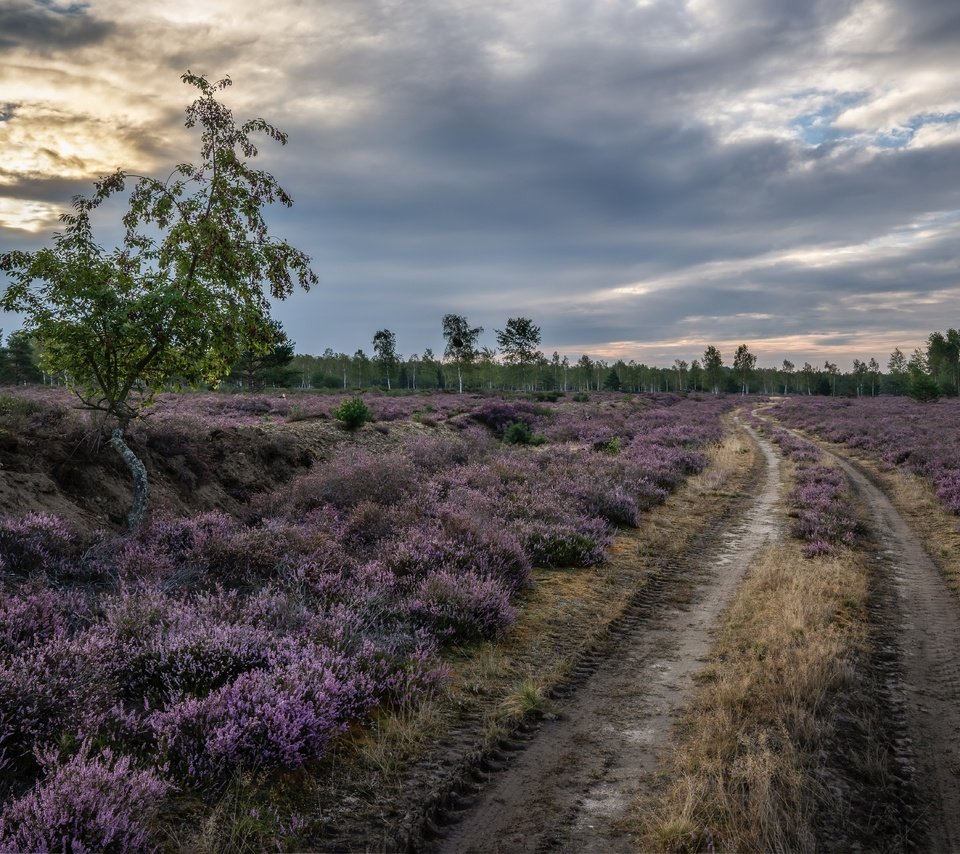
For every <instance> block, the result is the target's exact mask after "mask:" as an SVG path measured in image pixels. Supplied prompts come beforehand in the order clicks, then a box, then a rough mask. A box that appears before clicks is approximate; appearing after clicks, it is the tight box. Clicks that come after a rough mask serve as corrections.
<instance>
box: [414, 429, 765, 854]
mask: <svg viewBox="0 0 960 854" xmlns="http://www.w3.org/2000/svg"><path fill="white" fill-rule="evenodd" d="M740 426H741V428H742V429H743V430H745V431H746V432H747V433H749V434H750V436H751V438H752V440H753V441H754V442H755V443H756V444H757V445H758V447H759V448H760V449H761V451H762V453H763V457H764V460H765V468H764V472H763V474H762V478H761V483H760V484H759V487H758V489H757V492H756V494H755V495H754V497H753V498H752V499H751V501H750V503H749V505H748V506H747V508H746V510H745V511H744V512H743V513H742V515H740V516H739V518H738V520H737V521H736V522H734V523H733V524H732V525H731V526H730V527H728V528H727V529H726V530H725V531H723V532H721V533H719V535H718V536H716V537H715V538H714V539H713V540H712V542H711V543H710V544H708V545H707V546H706V547H705V548H704V549H703V550H702V551H700V552H698V553H697V554H693V555H690V557H689V560H688V561H686V562H685V563H682V564H681V565H678V566H677V565H675V566H670V567H665V568H664V569H663V570H661V572H659V573H658V574H657V576H656V578H655V579H652V584H651V585H650V586H649V587H648V589H646V590H645V592H644V595H643V597H642V599H641V600H640V601H638V602H637V606H636V608H634V609H633V610H632V611H631V613H630V614H629V615H627V616H625V618H624V619H623V620H622V622H621V624H620V626H618V628H617V635H616V641H617V643H616V645H615V646H613V647H612V648H611V649H612V654H611V655H610V656H609V657H606V658H603V659H600V660H589V661H585V662H583V663H582V664H581V666H580V670H578V671H575V672H574V673H573V679H572V680H571V684H570V686H569V689H568V691H561V692H560V693H559V695H558V697H557V699H558V703H557V705H558V712H559V714H558V715H556V716H553V717H554V719H552V720H547V721H545V722H544V723H543V725H542V727H541V728H540V730H539V731H538V732H536V733H531V736H533V737H532V738H531V740H530V741H529V743H528V745H527V746H526V748H525V749H522V750H517V751H513V752H505V753H504V754H503V755H502V756H497V757H493V758H492V759H491V761H490V762H489V763H488V764H487V766H486V768H485V769H484V770H485V771H487V772H494V773H492V774H491V775H490V776H488V775H487V774H486V773H484V774H481V775H480V776H479V779H478V791H477V793H476V796H475V799H467V800H466V801H464V802H463V803H462V804H460V805H458V806H460V807H462V808H461V809H459V810H458V809H453V810H450V811H448V812H446V813H445V814H444V815H443V816H442V823H443V824H444V825H447V826H446V827H442V828H438V833H439V836H440V838H438V839H436V840H435V841H434V843H433V845H432V846H430V847H432V848H433V849H434V850H438V851H442V852H457V854H459V853H460V852H469V851H481V850H482V851H485V852H491V851H510V852H514V851H557V850H561V851H595V850H603V851H609V852H617V851H631V850H633V844H632V840H631V838H630V836H629V833H628V832H627V830H626V829H625V828H624V826H623V823H624V820H625V819H626V818H627V816H628V811H629V808H630V805H631V803H632V802H633V801H634V799H635V797H636V796H637V795H638V794H639V793H640V792H641V791H643V790H644V788H646V787H648V786H650V785H651V784H652V781H653V779H654V775H655V772H656V769H657V762H658V757H659V754H660V751H661V750H662V749H663V746H664V745H666V744H667V743H668V736H669V732H670V729H671V727H672V725H673V721H674V717H675V714H676V712H677V711H678V710H679V709H680V708H681V707H682V706H683V704H684V703H685V702H686V701H687V700H688V699H689V697H690V696H691V694H692V691H693V688H694V675H695V673H696V672H697V671H699V670H700V669H701V667H702V665H703V661H704V658H705V656H706V655H707V654H708V652H709V650H710V647H711V644H712V636H713V631H714V628H715V627H716V625H717V624H718V621H719V618H720V616H721V614H722V613H723V611H724V610H725V609H726V607H727V605H728V604H729V602H730V600H731V599H732V596H733V594H734V592H735V591H736V589H737V587H738V586H739V584H740V582H741V580H742V579H743V577H744V575H745V573H746V570H747V567H748V566H749V565H750V563H751V561H752V560H753V558H754V557H755V556H756V554H757V553H758V552H759V550H760V549H761V548H762V547H763V546H764V545H766V544H767V543H768V542H770V541H771V540H773V539H775V538H776V537H778V536H780V535H781V534H782V529H783V525H782V522H781V520H780V517H779V516H778V515H777V514H776V512H775V508H776V505H777V501H778V495H779V490H780V471H779V463H780V459H779V457H778V455H777V454H776V452H775V451H774V450H773V447H772V445H771V444H770V443H769V442H768V441H767V440H765V439H762V438H761V437H759V436H757V435H756V433H754V431H753V430H751V429H750V428H749V427H746V426H745V425H742V424H741V425H740ZM574 688H575V689H576V690H573V689H574ZM564 695H566V696H564Z"/></svg>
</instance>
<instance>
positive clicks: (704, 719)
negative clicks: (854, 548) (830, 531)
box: [637, 543, 869, 851]
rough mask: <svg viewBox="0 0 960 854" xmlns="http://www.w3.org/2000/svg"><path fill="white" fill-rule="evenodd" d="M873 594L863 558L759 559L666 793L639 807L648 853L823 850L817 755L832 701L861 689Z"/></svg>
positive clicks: (793, 553) (677, 749)
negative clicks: (816, 825) (818, 841)
mask: <svg viewBox="0 0 960 854" xmlns="http://www.w3.org/2000/svg"><path fill="white" fill-rule="evenodd" d="M868 595H869V590H868V576H867V571H866V567H865V565H864V562H863V561H862V559H861V558H860V557H859V556H858V555H856V554H855V553H853V552H850V551H844V552H842V553H841V554H840V555H838V556H834V557H829V558H819V559H817V560H807V559H805V558H803V557H802V554H801V552H800V547H799V545H797V544H795V543H788V544H786V545H779V546H774V547H771V548H769V549H768V550H766V551H765V552H764V553H763V554H762V555H761V556H760V557H759V558H758V560H757V562H756V564H755V565H754V567H753V568H752V570H751V572H750V575H749V577H748V579H747V581H746V582H745V584H744V586H743V588H742V589H741V591H740V592H739V594H738V596H737V599H736V601H735V602H734V604H733V606H732V607H731V609H730V611H729V613H728V615H727V618H726V620H725V622H724V625H723V627H722V629H721V631H720V634H719V636H718V639H717V642H716V646H715V649H714V651H713V655H712V658H711V663H710V664H709V665H708V667H707V668H706V669H705V670H704V672H703V674H702V676H701V682H702V684H701V686H700V688H699V690H698V694H697V697H696V699H695V701H694V702H693V704H692V707H691V708H690V709H689V710H688V712H687V713H686V715H685V717H684V719H683V721H682V724H681V726H680V727H679V729H678V733H677V736H676V743H675V745H674V751H673V753H672V755H671V756H670V758H669V759H668V761H667V763H666V767H665V770H664V773H665V777H666V786H665V789H664V790H662V793H661V794H660V795H659V796H658V797H656V798H655V799H652V798H647V799H642V800H641V802H639V803H638V804H637V815H638V821H637V824H638V827H639V830H640V833H641V839H642V842H643V845H644V847H645V848H655V849H659V850H665V851H700V850H713V849H719V850H730V851H744V850H754V851H757V850H764V851H810V850H813V848H814V837H813V830H812V817H813V814H814V812H815V809H816V808H817V805H818V802H821V801H822V800H823V799H824V793H823V792H821V791H820V790H819V785H820V784H819V783H817V782H816V779H817V778H816V775H815V774H813V770H814V768H815V766H816V764H817V757H816V749H817V745H820V744H823V743H824V742H825V741H826V740H827V738H828V737H829V731H830V726H831V725H830V720H829V716H828V715H827V714H826V711H827V709H828V706H829V704H830V700H831V698H832V697H833V696H835V695H838V694H840V693H842V692H844V691H845V690H851V689H852V686H853V684H854V682H855V675H854V671H853V667H852V664H851V660H852V658H853V657H854V656H855V655H856V654H857V652H858V651H859V650H861V649H862V647H863V645H864V643H865V634H864V631H865V630H864V626H865V623H866V620H867V613H866V607H867V599H868Z"/></svg>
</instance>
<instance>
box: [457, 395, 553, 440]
mask: <svg viewBox="0 0 960 854" xmlns="http://www.w3.org/2000/svg"><path fill="white" fill-rule="evenodd" d="M537 411H538V410H537V408H536V407H535V406H533V405H532V404H530V403H526V402H525V401H522V400H513V401H508V400H497V399H491V400H486V401H484V402H483V403H481V404H480V406H478V407H476V408H475V409H473V410H472V411H471V412H470V413H469V415H468V418H470V420H472V421H475V422H476V423H478V424H483V426H484V427H489V428H490V429H491V430H492V431H493V432H494V433H496V434H497V435H498V436H502V435H503V433H504V431H505V430H506V429H507V427H508V425H510V424H524V425H525V426H526V427H528V428H529V427H532V426H533V423H534V418H535V416H536V415H537Z"/></svg>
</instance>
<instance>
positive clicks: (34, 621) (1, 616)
mask: <svg viewBox="0 0 960 854" xmlns="http://www.w3.org/2000/svg"><path fill="white" fill-rule="evenodd" d="M89 616H90V612H89V606H88V603H87V601H86V599H85V598H84V597H83V596H82V595H81V594H80V593H77V592H71V591H62V592H61V591H55V590H51V589H49V588H46V589H45V588H42V587H40V588H33V589H31V588H29V587H28V588H24V589H20V590H18V591H17V593H11V592H8V591H5V590H0V661H7V660H9V658H10V657H12V656H16V655H19V654H20V653H22V652H25V651H26V650H28V649H32V648H34V647H39V646H42V645H43V644H46V643H49V642H51V641H52V640H53V639H54V638H66V637H68V636H69V635H70V634H72V633H73V632H74V631H76V630H77V629H78V628H79V627H80V626H81V625H82V623H83V621H84V620H85V619H88V618H89Z"/></svg>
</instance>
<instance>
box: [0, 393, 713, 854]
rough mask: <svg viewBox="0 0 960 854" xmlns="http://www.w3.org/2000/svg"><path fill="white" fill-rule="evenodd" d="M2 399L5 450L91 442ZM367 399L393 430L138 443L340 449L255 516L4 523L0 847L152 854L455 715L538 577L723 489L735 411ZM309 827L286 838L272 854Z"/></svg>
mask: <svg viewBox="0 0 960 854" xmlns="http://www.w3.org/2000/svg"><path fill="white" fill-rule="evenodd" d="M4 401H5V404H4V407H3V413H4V417H8V418H14V419H15V422H14V421H9V420H8V422H5V423H6V427H5V428H4V432H5V435H6V434H7V433H8V432H9V430H10V428H11V427H13V426H15V427H16V429H18V430H21V431H23V430H25V429H26V428H28V427H29V426H30V424H42V423H47V424H50V423H56V424H61V425H64V424H66V425H68V426H69V429H70V430H76V431H79V432H81V433H82V432H83V431H87V432H89V430H90V429H91V425H89V424H84V423H82V422H80V421H78V420H76V416H74V415H73V414H70V413H66V412H65V411H64V410H63V407H64V406H66V405H68V403H69V401H68V399H67V398H65V397H61V396H58V395H56V394H53V395H50V394H45V393H42V392H39V391H33V392H30V393H27V394H24V395H19V396H17V397H9V396H8V397H7V398H4ZM365 401H366V402H367V404H368V405H369V407H370V409H371V410H372V412H373V415H374V418H375V421H374V423H373V424H367V425H365V426H363V427H361V428H360V429H359V430H357V431H354V432H348V431H345V430H342V428H339V427H336V426H335V424H336V422H335V421H332V420H331V415H332V413H333V412H334V410H335V409H336V407H337V406H339V404H340V403H341V402H342V399H341V398H339V397H338V396H329V397H325V396H309V395H292V394H291V395H289V396H286V397H285V396H282V395H279V396H270V397H268V396H261V397H246V396H240V395H235V396H226V395H215V394H211V395H189V396H175V395H167V396H164V397H163V398H162V399H161V400H160V401H159V402H158V405H157V407H156V411H155V414H154V415H152V416H151V418H150V419H149V420H148V422H146V423H145V424H144V425H143V426H142V427H138V428H136V431H134V440H136V438H137V434H138V432H139V433H140V434H142V437H143V442H144V443H145V444H149V441H148V440H150V439H151V437H153V439H156V437H157V436H162V435H163V434H164V431H174V432H179V433H181V434H182V433H184V432H190V431H194V432H195V433H196V434H197V435H198V436H201V437H202V436H204V435H214V434H215V433H216V431H222V430H225V429H234V428H236V430H237V431H238V434H239V435H240V436H242V435H244V433H243V431H244V430H248V429H250V428H252V427H255V426H258V427H263V426H264V425H270V429H271V430H276V431H280V432H281V433H282V432H283V431H284V430H288V429H293V428H295V427H296V426H297V425H298V422H313V423H317V424H320V423H326V422H330V429H332V430H337V431H339V432H341V433H342V435H341V436H340V437H339V439H338V441H337V443H336V444H335V445H329V446H328V447H327V448H326V450H325V451H324V453H322V454H320V455H319V456H318V458H317V459H316V461H315V462H314V463H313V464H311V465H310V466H309V467H307V468H305V469H304V470H302V471H301V472H300V473H294V474H293V475H292V476H291V478H290V479H289V480H287V481H286V482H284V483H283V484H282V485H281V486H279V487H276V488H274V489H272V490H268V491H262V492H259V493H254V494H252V495H249V496H247V497H246V500H245V501H244V502H243V507H242V512H233V513H227V512H224V511H223V510H211V511H207V512H197V513H192V514H189V515H180V516H177V515H173V514H170V513H162V512H157V513H155V514H154V515H153V516H152V518H151V519H150V520H149V521H148V523H147V524H146V525H145V526H144V527H142V528H141V529H140V530H139V531H138V532H137V533H136V534H133V535H125V534H121V533H119V532H118V531H117V530H116V529H109V530H108V529H104V528H101V529H98V530H94V529H91V528H89V527H83V526H80V525H77V524H74V523H70V522H68V521H66V520H65V519H64V518H61V517H59V516H57V515H55V514H52V513H29V514H26V515H23V514H20V515H16V514H11V515H9V516H8V517H5V518H3V519H0V572H2V581H3V589H2V593H0V766H2V769H3V774H2V782H0V797H2V799H3V805H2V808H0V849H3V850H21V849H22V850H64V849H72V850H75V851H79V850H98V849H109V850H143V849H145V848H150V847H152V846H155V845H157V844H160V843H159V841H158V840H162V839H164V838H165V837H164V827H165V823H168V822H170V821H171V820H172V821H176V820H178V818H177V815H178V813H177V809H176V805H177V804H180V803H183V802H185V801H188V802H190V801H191V799H192V802H193V803H194V804H195V803H198V802H200V803H204V802H210V803H212V802H213V801H214V800H215V799H216V797H217V796H218V793H220V792H222V791H223V790H224V788H225V787H226V786H228V785H229V783H230V781H231V780H234V779H236V777H237V776H238V775H249V774H253V775H257V776H259V777H269V776H270V775H275V774H282V773H288V772H291V771H297V770H305V771H306V772H309V769H310V767H311V763H315V762H316V761H317V760H319V759H321V758H322V757H323V756H324V755H325V754H326V753H327V752H328V751H329V750H330V749H331V746H332V745H335V744H336V742H337V740H338V739H339V738H342V737H343V736H344V734H345V733H348V732H350V731H355V730H356V728H358V727H359V728H363V727H364V726H365V725H366V722H368V721H370V720H371V718H372V716H374V715H375V714H376V713H378V712H380V711H384V710H390V709H398V708H407V709H409V708H411V707H416V705H417V704H419V703H421V702H423V701H425V700H427V699H428V698H430V697H431V696H435V695H437V694H439V693H442V692H444V691H445V690H446V686H447V680H448V668H447V665H446V664H445V663H444V657H443V653H444V651H445V650H448V649H450V648H453V647H457V648H463V649H468V650H469V648H470V645H471V644H475V643H478V642H483V641H490V640H494V641H495V640H497V639H498V638H501V637H503V636H504V634H505V633H506V632H507V631H508V630H509V627H510V626H511V624H512V623H513V621H514V620H515V618H516V616H517V614H518V609H522V608H523V607H524V601H525V600H524V591H525V590H527V589H528V588H529V586H530V584H531V583H532V582H531V579H532V574H531V569H532V567H534V566H539V567H558V568H571V571H581V572H591V571H593V570H592V569H591V567H594V566H596V565H598V564H600V563H602V562H603V561H604V560H605V559H606V557H607V555H608V553H609V549H610V547H611V544H612V543H613V541H614V538H615V536H616V533H617V530H618V528H629V527H631V526H636V525H637V524H638V522H639V521H640V519H641V518H642V516H643V514H644V513H646V512H647V511H649V510H650V509H651V508H654V507H656V506H657V505H659V504H661V503H662V502H664V500H665V499H666V497H667V496H668V495H669V494H670V492H671V491H672V490H674V489H675V488H676V487H678V486H679V485H680V484H682V483H683V482H684V481H685V479H687V478H688V477H689V476H691V475H693V474H695V473H697V472H700V471H701V470H702V469H703V468H704V467H705V465H706V459H707V458H706V456H705V454H704V452H705V450H706V449H707V448H708V447H713V446H716V444H717V443H718V442H719V441H720V439H721V437H722V435H723V432H724V427H723V425H722V422H721V416H722V415H723V414H724V413H725V412H727V411H729V410H730V408H731V402H729V401H727V400H725V399H722V398H713V397H703V398H698V399H695V398H693V397H691V398H689V399H681V398H679V397H674V396H670V395H660V396H637V397H633V396H626V395H615V396H614V395H609V396H603V395H594V396H593V397H592V398H591V399H589V400H587V399H581V400H579V401H577V400H573V399H571V398H569V397H564V396H560V397H559V398H558V399H556V400H549V399H544V400H535V399H503V398H499V397H481V396H458V395H433V396H411V397H374V396H367V397H365ZM2 426H3V425H0V427H2ZM58 429H61V428H58ZM63 429H66V428H63ZM11 441H12V440H11ZM20 442H21V444H22V443H23V436H21V437H20ZM302 821H303V819H302V818H301V817H298V816H297V815H284V816H280V817H279V818H278V824H277V826H278V827H281V831H280V838H278V840H277V844H278V845H281V846H288V847H289V846H290V845H292V844H295V840H296V838H297V835H296V834H297V828H298V827H299V826H301V824H302ZM283 828H285V830H284V829H283Z"/></svg>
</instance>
